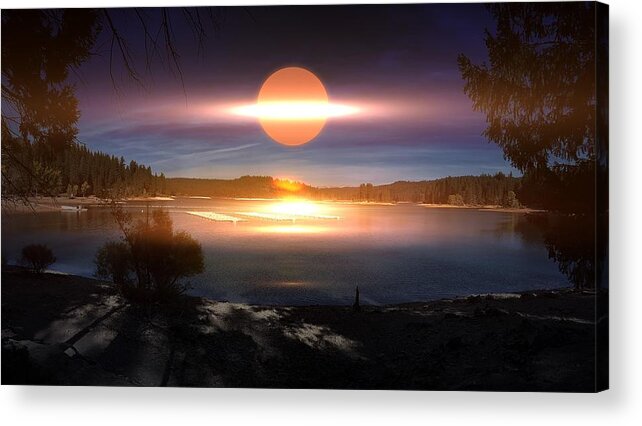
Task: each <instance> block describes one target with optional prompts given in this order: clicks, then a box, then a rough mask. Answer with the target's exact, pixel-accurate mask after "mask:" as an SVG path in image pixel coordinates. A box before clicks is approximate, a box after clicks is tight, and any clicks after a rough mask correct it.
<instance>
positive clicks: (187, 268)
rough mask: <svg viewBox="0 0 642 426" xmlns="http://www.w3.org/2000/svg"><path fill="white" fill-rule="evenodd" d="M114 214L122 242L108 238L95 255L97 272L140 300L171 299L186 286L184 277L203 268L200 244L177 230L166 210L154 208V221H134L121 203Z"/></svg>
mask: <svg viewBox="0 0 642 426" xmlns="http://www.w3.org/2000/svg"><path fill="white" fill-rule="evenodd" d="M113 213H114V218H115V220H116V222H117V224H118V226H119V228H120V229H121V231H122V233H123V240H122V242H109V243H107V244H106V245H105V246H103V247H102V248H101V249H100V250H99V251H98V253H97V255H96V275H98V276H100V277H103V278H111V279H112V280H113V281H114V282H115V283H116V284H118V285H120V286H121V288H122V289H123V293H124V294H125V295H126V296H129V297H132V298H134V299H137V300H143V301H155V300H172V299H174V298H175V297H177V296H179V295H180V294H182V293H183V292H184V291H185V290H186V289H187V284H185V283H184V282H183V279H185V278H188V277H191V276H193V275H196V274H199V273H201V272H203V270H204V261H203V253H202V249H201V245H200V244H199V243H198V242H197V241H196V240H194V239H193V238H192V237H191V236H190V235H189V234H187V233H185V232H176V231H174V229H173V226H172V220H171V219H170V217H169V215H168V213H167V212H165V211H163V210H154V211H153V212H152V217H151V221H150V220H149V219H148V220H145V221H142V220H139V221H137V222H134V221H133V219H132V218H131V216H130V215H129V214H128V213H126V212H125V211H124V210H123V209H122V208H121V207H120V206H117V205H114V207H113Z"/></svg>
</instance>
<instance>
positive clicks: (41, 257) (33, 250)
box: [21, 244, 56, 274]
mask: <svg viewBox="0 0 642 426" xmlns="http://www.w3.org/2000/svg"><path fill="white" fill-rule="evenodd" d="M55 261H56V258H55V257H54V255H53V252H52V251H51V249H50V248H49V247H47V246H46V245H45V244H30V245H28V246H25V247H23V249H22V259H21V263H22V264H23V265H27V266H28V267H29V268H30V269H31V270H32V271H33V272H36V273H39V274H40V273H42V271H44V270H45V269H46V268H47V267H48V266H49V265H51V264H52V263H54V262H55Z"/></svg>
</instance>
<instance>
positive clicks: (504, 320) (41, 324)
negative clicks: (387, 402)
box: [1, 268, 608, 392]
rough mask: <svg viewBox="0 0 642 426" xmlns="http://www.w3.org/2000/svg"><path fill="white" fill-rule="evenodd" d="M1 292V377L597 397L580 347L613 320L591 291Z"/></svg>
mask: <svg viewBox="0 0 642 426" xmlns="http://www.w3.org/2000/svg"><path fill="white" fill-rule="evenodd" d="M1 289H2V300H3V309H2V347H3V349H2V350H3V354H2V358H3V362H2V368H3V374H2V380H3V384H10V383H14V384H20V383H22V384H59V385H126V386H196V387H266V388H336V389H354V388H358V389H409V390H410V389H423V390H478V389H482V388H483V389H486V390H531V391H535V390H542V391H577V392H592V391H594V390H595V388H594V383H595V382H594V374H595V372H596V371H595V369H594V368H595V365H594V362H595V360H594V359H593V358H591V357H587V356H586V354H591V353H593V351H592V350H591V348H592V347H593V346H594V343H595V342H594V336H595V333H594V331H595V327H596V324H597V326H598V327H603V326H606V327H608V318H606V317H605V316H601V315H600V313H599V312H597V313H596V312H595V302H596V300H598V299H596V296H595V294H589V293H578V292H573V291H571V290H561V291H560V290H547V291H539V292H524V293H510V294H495V295H474V296H468V297H462V298H454V299H440V300H435V301H418V302H411V303H403V304H392V305H385V306H372V305H362V306H361V311H360V312H354V311H353V309H352V308H351V307H350V306H345V305H344V306H333V305H309V306H270V305H250V304H244V303H231V302H221V301H214V300H210V299H206V298H199V297H194V296H187V297H184V298H182V299H180V300H179V301H177V302H176V303H174V304H172V305H143V306H141V305H135V304H131V303H129V302H128V301H127V300H125V299H123V298H122V297H121V296H120V295H119V294H118V293H117V292H116V290H115V288H114V286H113V285H112V284H109V283H106V282H104V281H99V280H95V279H86V278H82V277H78V276H73V275H56V274H44V275H36V274H31V273H27V272H25V271H23V270H19V269H12V268H3V270H2V287H1ZM605 295H606V297H603V298H601V299H606V298H608V293H605ZM34 306H37V307H38V309H35V310H34V309H32V307H34Z"/></svg>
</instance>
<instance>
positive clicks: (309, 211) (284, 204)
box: [269, 201, 339, 219]
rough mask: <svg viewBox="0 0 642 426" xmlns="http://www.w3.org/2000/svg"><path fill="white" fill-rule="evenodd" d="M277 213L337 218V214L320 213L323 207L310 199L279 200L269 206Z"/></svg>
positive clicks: (313, 217) (317, 217)
mask: <svg viewBox="0 0 642 426" xmlns="http://www.w3.org/2000/svg"><path fill="white" fill-rule="evenodd" d="M269 210H270V212H272V213H275V214H277V215H283V216H291V217H294V218H295V219H296V218H309V219H339V216H331V215H327V214H322V213H323V212H324V207H323V206H320V205H319V204H317V203H312V202H310V201H281V202H279V203H276V204H273V205H271V206H270V207H269Z"/></svg>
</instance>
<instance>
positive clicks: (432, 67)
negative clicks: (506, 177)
mask: <svg viewBox="0 0 642 426" xmlns="http://www.w3.org/2000/svg"><path fill="white" fill-rule="evenodd" d="M203 12H204V11H203ZM111 14H112V16H113V20H114V23H115V25H116V26H117V28H118V29H119V31H120V32H121V33H122V35H123V37H124V39H125V40H127V42H128V43H129V44H128V46H129V48H130V51H131V52H132V58H133V61H134V63H135V64H136V65H137V66H138V68H137V69H138V70H139V71H140V74H141V81H142V82H143V83H142V85H141V84H138V83H136V82H134V81H133V80H132V79H131V78H129V77H128V76H127V75H126V72H125V69H124V67H123V66H122V63H121V62H119V57H118V55H116V56H115V58H113V59H112V61H113V62H112V67H111V69H112V73H111V74H112V75H113V81H112V78H111V77H110V72H109V70H110V55H109V45H110V41H111V40H110V38H109V34H108V33H107V32H103V33H101V35H100V36H99V39H98V43H97V46H96V54H95V55H93V56H92V58H91V59H90V60H89V61H87V62H86V63H84V64H83V65H82V66H81V67H80V69H79V70H78V72H77V73H76V74H75V75H74V79H75V83H76V87H77V95H78V99H79V105H80V110H81V118H80V121H79V135H78V139H79V140H80V141H81V142H82V143H84V144H86V145H87V146H88V147H89V148H91V149H97V150H101V151H103V152H107V153H109V154H114V155H117V156H123V157H124V158H125V159H126V161H129V160H136V161H137V162H140V163H143V164H146V165H149V166H151V167H152V169H153V170H154V171H155V172H159V173H160V172H163V173H164V174H165V175H166V176H170V177H179V176H180V177H201V178H235V177H239V176H242V175H270V176H275V177H281V178H289V179H295V180H300V181H304V182H306V183H309V184H312V185H316V186H335V185H355V184H359V183H362V182H372V183H374V184H383V183H390V182H394V181H398V180H424V179H435V178H439V177H444V176H458V175H470V174H481V173H493V174H494V173H496V172H499V171H502V172H505V173H507V172H513V173H516V171H515V170H514V169H512V168H511V167H510V165H509V164H508V163H507V162H506V161H505V160H504V159H503V155H502V152H501V150H500V149H499V148H498V147H497V146H496V145H495V144H493V143H489V142H488V141H487V140H486V139H485V138H484V137H483V136H482V135H481V133H482V131H483V130H484V128H485V120H484V116H483V114H482V113H479V112H474V111H473V110H472V104H471V101H470V100H469V99H468V98H467V96H466V95H465V94H464V92H463V84H464V82H463V80H462V79H461V76H460V74H459V71H458V68H457V56H458V55H459V54H460V53H463V54H465V55H466V56H468V57H470V58H471V59H473V61H475V62H478V63H479V62H482V61H484V60H486V48H485V45H484V40H483V35H484V30H485V29H488V30H490V31H492V30H493V28H494V23H493V20H492V19H491V17H490V15H489V13H488V12H487V11H486V9H485V8H484V7H483V6H482V5H479V4H450V5H446V4H441V5H440V4H428V5H395V6H388V5H380V6H305V7H291V6H285V7H250V8H247V7H246V8H234V7H232V8H230V7H228V8H215V9H214V14H215V16H216V26H208V27H207V28H206V30H207V39H206V41H205V43H204V44H203V45H202V46H201V48H200V49H199V46H198V43H197V42H196V39H195V37H194V32H193V31H192V26H191V25H190V22H189V19H188V17H187V16H186V15H185V14H184V13H183V12H182V11H181V10H172V11H171V12H170V17H171V22H172V32H173V34H175V36H176V40H177V43H176V47H177V51H178V54H179V55H180V58H179V63H180V72H181V75H182V80H181V78H179V76H178V74H177V72H176V70H175V69H174V68H173V67H171V66H168V64H167V62H164V61H160V60H159V59H154V60H153V61H152V62H151V64H150V66H149V67H145V61H144V58H145V47H144V37H143V32H142V27H141V25H140V24H139V21H138V20H137V17H136V15H135V14H134V13H132V10H131V9H130V10H127V9H125V10H118V9H114V10H112V12H111ZM143 14H144V15H145V16H146V17H148V19H149V20H150V22H155V19H156V17H157V16H158V14H159V11H158V10H154V9H148V10H145V11H144V12H143ZM288 66H298V67H302V68H306V69H308V70H310V71H312V72H313V73H314V74H315V75H316V76H317V77H319V79H320V80H321V81H322V82H323V84H324V85H325V88H326V90H327V92H328V96H329V99H330V102H336V103H340V104H346V105H354V106H357V107H358V108H359V113H356V114H353V115H350V116H346V117H336V118H329V119H328V121H327V123H326V125H325V127H324V129H323V130H322V131H321V133H320V135H319V136H317V137H316V138H315V139H314V140H312V141H311V142H309V143H307V144H305V145H302V146H297V147H288V146H283V145H280V144H278V143H276V142H274V141H273V140H271V139H270V138H269V137H268V136H267V135H266V134H265V133H264V132H263V130H262V129H261V126H260V124H259V123H258V121H257V119H256V118H248V117H238V116H235V115H234V114H232V113H230V110H231V108H232V107H233V106H238V105H243V104H251V103H253V102H255V100H256V97H257V95H258V92H259V89H260V87H261V84H262V83H263V82H264V81H265V79H266V78H267V77H268V76H269V75H270V74H272V73H273V72H274V71H276V70H278V69H280V68H283V67H288Z"/></svg>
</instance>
